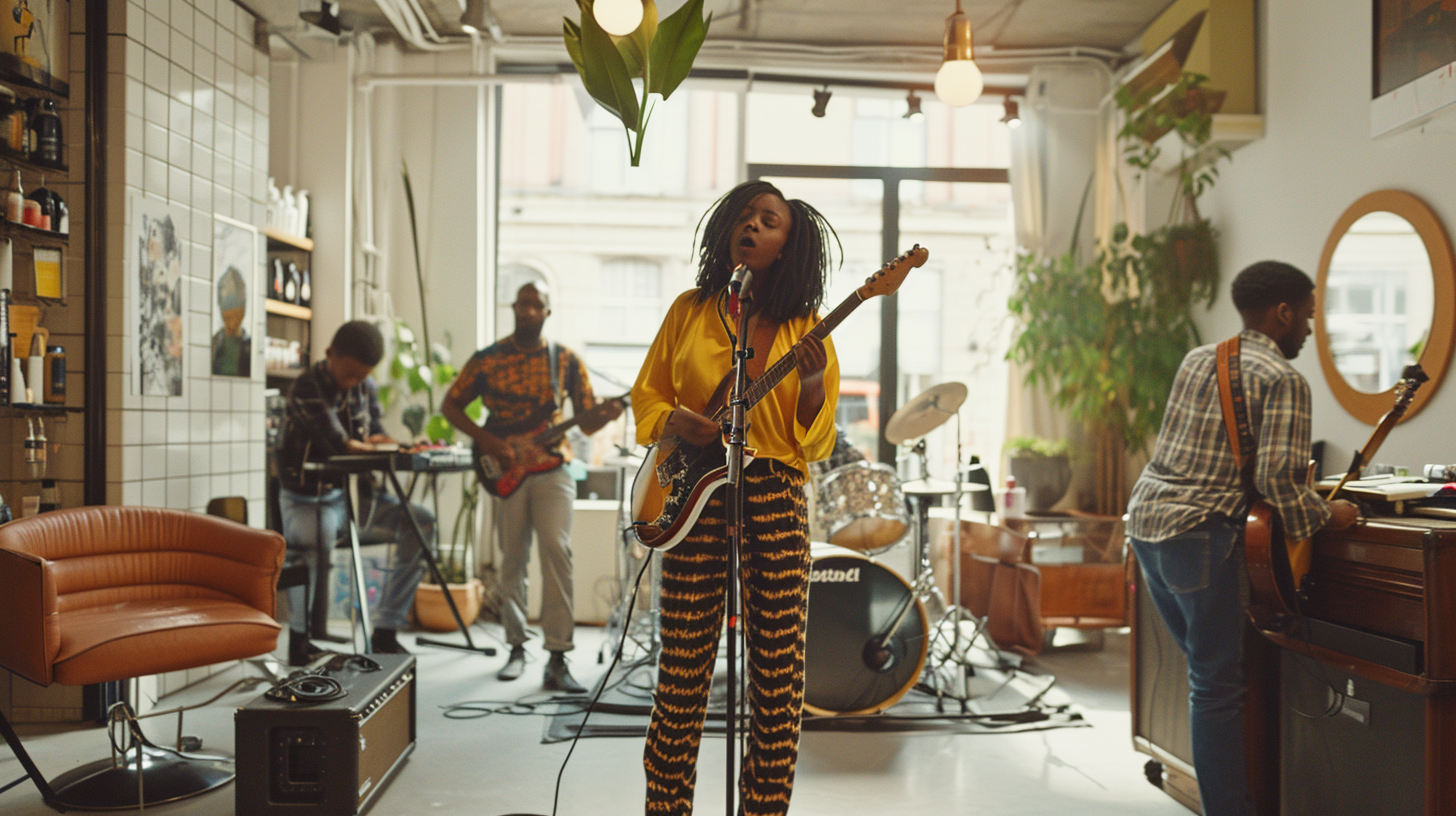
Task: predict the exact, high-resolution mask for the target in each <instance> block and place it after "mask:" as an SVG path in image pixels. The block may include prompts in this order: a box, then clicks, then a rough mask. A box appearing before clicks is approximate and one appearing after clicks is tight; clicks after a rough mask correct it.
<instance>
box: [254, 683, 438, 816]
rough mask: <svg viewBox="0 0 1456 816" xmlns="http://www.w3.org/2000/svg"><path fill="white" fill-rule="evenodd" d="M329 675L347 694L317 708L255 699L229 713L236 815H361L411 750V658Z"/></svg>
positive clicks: (412, 697) (413, 685) (413, 742)
mask: <svg viewBox="0 0 1456 816" xmlns="http://www.w3.org/2000/svg"><path fill="white" fill-rule="evenodd" d="M370 659H372V660H374V661H376V662H378V663H379V665H380V666H381V667H382V670H381V671H374V672H360V671H356V670H355V669H352V668H344V669H340V670H337V671H335V672H332V673H331V676H333V677H335V679H337V680H338V681H339V682H340V683H341V684H342V685H343V686H344V689H345V691H346V692H347V693H346V694H345V696H344V697H342V698H340V699H338V700H333V701H329V702H325V703H319V704H317V705H303V704H296V703H283V702H274V701H272V700H269V699H267V698H266V697H259V698H258V699H256V700H254V701H253V702H251V703H249V704H248V705H246V706H244V707H243V708H240V709H238V711H237V713H236V715H234V724H235V726H236V736H235V739H236V746H235V754H236V756H237V771H238V778H237V782H236V786H235V790H236V792H237V812H238V813H240V814H248V816H270V814H297V816H303V815H304V814H328V816H336V815H337V814H357V813H363V812H364V811H365V810H367V809H368V808H369V806H370V805H371V804H372V803H373V801H374V798H375V797H376V796H377V795H378V794H379V791H380V790H381V789H382V788H383V787H384V785H385V783H386V782H388V781H389V779H391V778H392V777H393V776H394V775H395V774H396V773H398V772H399V770H400V767H401V766H402V765H403V764H404V761H405V758H406V757H408V756H409V754H410V752H411V751H413V750H414V747H415V659H414V657H413V656H411V655H388V654H376V655H370Z"/></svg>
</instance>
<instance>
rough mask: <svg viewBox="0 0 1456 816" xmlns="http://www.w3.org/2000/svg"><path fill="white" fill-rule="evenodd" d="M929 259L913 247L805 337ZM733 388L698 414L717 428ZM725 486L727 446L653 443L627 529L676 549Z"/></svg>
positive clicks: (787, 368) (784, 362)
mask: <svg viewBox="0 0 1456 816" xmlns="http://www.w3.org/2000/svg"><path fill="white" fill-rule="evenodd" d="M928 257H930V253H929V251H927V250H926V249H924V248H922V247H921V246H920V245H919V244H916V245H915V247H914V248H913V249H911V250H910V251H909V252H907V253H905V254H904V255H901V256H900V257H898V258H896V259H894V260H892V261H890V262H889V263H887V264H885V265H884V266H883V267H881V268H880V270H879V271H878V272H876V273H875V274H873V275H871V276H870V277H869V278H868V279H867V280H865V282H864V285H863V286H861V287H859V288H858V289H856V290H855V291H854V292H853V293H852V294H851V295H850V296H849V297H847V298H845V299H844V302H843V303H841V304H839V306H837V307H836V308H835V309H834V311H832V312H830V313H829V314H828V315H827V316H825V318H824V319H823V320H821V321H819V323H818V324H816V325H815V326H814V328H813V329H811V330H810V331H809V333H810V334H812V335H814V336H815V337H818V338H819V339H820V340H823V339H824V338H825V337H827V336H828V335H829V333H830V332H831V331H834V328H835V327H836V326H838V325H839V324H840V323H841V322H843V321H844V319H845V318H846V317H849V315H850V313H851V312H853V311H854V310H855V308H856V307H858V306H859V305H860V304H861V303H863V302H864V301H866V300H869V299H870V298H872V297H876V296H878V295H891V294H894V293H895V291H896V290H897V289H899V288H900V284H901V283H902V282H903V281H904V280H905V276H906V275H908V274H909V273H910V270H911V269H914V268H915V267H917V266H920V265H921V264H924V263H925V259H926V258H928ZM803 342H804V341H803V340H800V341H799V343H803ZM798 347H799V346H798V345H797V344H796V345H795V346H794V348H793V349H790V350H789V352H788V353H787V354H785V355H784V356H782V357H780V358H779V359H778V360H777V361H776V362H775V363H774V364H773V365H771V366H769V367H768V368H767V369H766V370H765V371H764V372H763V375H762V376H760V377H759V378H758V379H756V380H754V381H753V382H751V383H750V384H749V386H748V390H747V393H746V394H745V396H746V397H747V400H748V405H747V408H749V409H751V408H753V406H755V405H757V404H758V402H759V400H762V399H763V398H764V397H766V396H768V394H769V393H770V392H772V391H773V389H774V386H776V385H778V384H779V381H781V380H782V379H783V378H784V377H786V376H788V374H789V372H791V371H793V370H794V367H795V356H794V349H797V348H798ZM732 387H733V372H731V371H730V372H729V373H728V374H727V375H726V376H724V377H723V380H722V382H720V383H718V388H717V390H716V391H714V392H713V396H712V397H711V398H710V399H709V400H708V404H707V405H706V406H704V408H703V409H702V410H701V411H700V412H699V413H701V414H702V415H703V416H706V417H709V418H710V419H712V420H713V421H714V422H717V423H718V424H720V425H721V424H722V423H723V421H724V420H725V419H726V418H727V416H728V397H729V391H730V390H731V389H732ZM751 458H752V456H751V450H750V452H748V453H746V454H745V464H747V462H748V461H749V460H751ZM727 482H728V462H727V450H726V445H716V444H714V445H708V446H706V447H698V446H696V445H693V444H690V443H688V442H686V441H685V440H683V439H680V438H679V437H676V436H666V437H663V438H662V439H660V440H658V442H657V444H656V445H653V446H652V447H651V448H650V449H649V451H648V455H647V457H646V461H644V462H643V464H642V467H641V469H639V470H638V471H637V476H636V479H635V480H634V481H633V483H632V531H633V533H634V535H635V536H636V538H637V541H639V542H641V543H642V545H643V546H645V547H648V548H651V549H654V550H669V549H672V548H673V547H675V546H677V543H678V542H679V541H682V540H683V538H684V537H685V536H687V534H688V531H689V530H691V529H692V527H693V524H694V523H696V522H697V520H698V516H699V515H701V514H702V512H703V508H704V507H706V506H707V505H708V499H709V498H710V497H711V496H712V495H713V492H714V491H716V490H717V489H718V488H719V487H721V486H723V485H724V484H726V483H727Z"/></svg>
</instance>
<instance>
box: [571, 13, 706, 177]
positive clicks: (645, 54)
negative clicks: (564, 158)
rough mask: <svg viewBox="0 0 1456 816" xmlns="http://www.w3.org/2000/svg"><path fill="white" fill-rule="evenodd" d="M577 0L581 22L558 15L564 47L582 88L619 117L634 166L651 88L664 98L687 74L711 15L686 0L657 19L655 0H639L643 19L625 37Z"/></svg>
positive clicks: (649, 109)
mask: <svg viewBox="0 0 1456 816" xmlns="http://www.w3.org/2000/svg"><path fill="white" fill-rule="evenodd" d="M576 5H577V8H579V9H580V10H581V23H580V24H577V23H574V22H572V21H571V19H570V18H563V19H562V37H563V39H564V40H565V41H566V51H567V53H568V54H570V55H571V62H572V64H574V65H575V66H576V72H577V73H578V74H580V75H581V81H582V84H583V85H584V86H586V92H587V93H588V94H590V95H591V97H592V99H595V100H596V101H597V104H599V105H601V106H602V107H603V108H606V109H607V111H608V112H609V113H611V114H612V115H613V116H615V117H617V118H618V119H620V120H622V126H623V127H625V128H626V129H627V152H628V155H629V157H630V158H631V160H632V166H633V167H637V166H638V164H639V163H640V162H641V160H642V142H643V139H644V137H645V136H646V134H647V123H648V121H649V120H650V119H651V118H652V108H653V107H654V105H653V104H652V103H651V100H650V97H651V96H652V95H654V94H655V95H657V96H659V97H661V98H662V99H667V98H668V97H669V96H671V95H672V92H673V91H675V90H677V86H679V85H681V84H682V81H683V80H684V79H687V78H688V73H689V72H691V71H692V69H693V60H695V59H697V56H698V49H699V48H701V47H702V45H703V40H704V39H706V38H707V36H708V26H709V25H711V24H712V22H713V15H712V14H711V13H709V14H708V16H707V18H706V19H704V17H703V0H688V2H686V3H684V4H683V5H682V7H681V8H679V9H678V10H677V11H675V12H673V13H672V14H669V15H668V16H667V18H666V19H664V20H662V21H661V22H659V21H658V19H657V3H656V2H654V0H642V24H641V25H640V26H638V27H637V30H636V31H633V32H632V33H631V34H628V35H627V36H625V37H614V36H612V35H610V34H608V33H607V32H605V31H603V30H602V27H601V26H600V25H598V24H597V21H596V17H595V16H594V15H593V13H592V0H577V3H576ZM634 80H639V81H640V82H634ZM639 92H640V96H639Z"/></svg>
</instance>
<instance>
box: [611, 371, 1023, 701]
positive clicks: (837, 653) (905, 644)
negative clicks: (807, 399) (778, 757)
mask: <svg viewBox="0 0 1456 816" xmlns="http://www.w3.org/2000/svg"><path fill="white" fill-rule="evenodd" d="M967 393H968V392H967V389H966V386H965V385H963V384H961V383H957V382H950V383H942V384H940V385H936V386H934V387H932V388H930V389H929V390H927V391H925V392H923V393H921V394H920V395H918V396H916V397H915V398H914V399H912V400H910V401H909V402H908V403H906V404H905V405H903V406H901V407H900V409H899V410H897V411H896V412H895V413H894V415H893V416H892V417H891V418H890V421H889V422H888V423H887V424H886V426H885V438H886V439H887V440H888V441H890V442H891V443H893V444H895V445H900V446H905V447H906V449H907V450H908V453H907V454H906V456H905V457H904V458H912V459H918V460H919V472H920V474H921V475H920V478H918V479H915V480H912V481H904V482H902V481H901V479H900V477H899V476H898V475H897V473H896V469H895V468H894V467H892V466H890V465H888V464H884V463H878V462H870V461H867V460H866V459H865V457H864V456H863V454H861V453H859V451H857V450H856V449H855V448H854V447H853V446H852V445H851V444H850V443H849V440H848V438H847V437H846V436H845V434H844V432H843V431H840V433H839V438H838V442H837V444H836V445H835V450H834V453H833V455H831V457H830V458H829V460H827V461H826V462H824V463H816V464H815V465H811V470H812V471H814V473H815V475H816V478H813V479H812V480H811V482H812V492H813V494H814V499H813V507H812V512H813V513H814V519H813V523H812V524H811V529H812V530H814V531H815V532H816V533H818V534H819V535H821V536H822V537H824V538H825V539H826V541H823V542H815V543H813V544H812V545H811V554H812V566H811V571H810V584H809V621H808V630H807V635H806V641H807V645H806V655H805V688H804V709H805V710H806V711H808V712H810V713H813V714H817V715H841V716H848V715H866V714H877V713H880V712H882V711H884V710H885V709H888V708H889V707H890V706H892V705H894V704H895V703H896V702H898V701H899V700H900V698H901V697H903V696H904V695H905V694H906V693H908V692H909V691H910V690H911V689H912V688H914V687H915V686H916V685H917V684H924V685H926V686H928V687H929V688H930V689H931V690H933V691H934V693H935V694H936V696H937V702H938V704H939V703H940V698H942V697H950V698H952V699H957V700H960V702H961V707H962V711H963V712H964V711H965V710H966V705H967V699H968V698H969V696H970V695H969V678H970V677H971V676H972V675H973V674H974V668H973V667H972V664H971V661H970V650H971V648H972V646H973V644H974V643H975V642H976V641H977V640H978V639H979V638H982V637H983V635H984V624H985V622H984V620H983V619H978V618H976V617H975V616H973V615H972V614H971V613H970V612H969V611H967V610H966V609H964V608H963V607H961V606H960V605H959V604H947V602H946V599H945V597H944V596H943V595H942V593H941V591H940V588H939V587H938V586H937V585H936V583H935V575H934V571H933V570H932V567H931V551H930V550H931V548H930V530H929V510H930V508H931V507H932V506H935V505H940V504H942V503H943V502H945V501H947V500H949V501H950V502H951V503H952V505H953V506H954V507H955V508H956V510H955V518H956V523H955V525H954V527H953V530H954V547H955V549H954V550H953V552H959V551H960V541H959V533H960V523H959V518H960V506H961V503H962V498H963V497H964V496H966V495H968V494H970V493H971V492H973V491H978V490H986V489H987V487H986V486H985V485H983V484H968V483H966V482H965V481H964V480H963V478H962V474H961V472H960V470H961V467H960V462H961V458H962V457H961V455H960V445H959V442H957V449H956V462H957V468H956V469H957V474H956V479H955V481H942V480H938V479H932V478H930V477H929V474H928V471H927V467H926V459H927V457H926V440H925V437H926V436H927V435H928V434H930V433H931V432H932V431H934V430H935V429H936V428H939V427H940V426H941V425H943V424H944V423H946V422H947V421H949V420H950V419H951V418H952V417H955V418H956V421H957V428H956V437H957V440H959V438H960V428H959V421H960V407H961V405H962V404H963V403H964V402H965V400H966V397H967ZM612 464H616V465H620V466H621V467H622V468H623V469H624V471H625V473H631V472H635V468H636V466H637V465H639V464H640V460H639V459H637V458H636V457H629V456H623V457H620V461H618V460H613V462H612ZM625 473H624V476H625ZM629 512H630V508H623V510H622V515H621V522H622V523H621V524H620V525H619V527H621V528H624V529H623V531H622V537H621V542H620V543H621V546H620V548H619V549H620V553H621V555H620V558H619V565H618V569H619V573H618V575H619V578H620V579H621V586H622V590H621V597H620V599H619V604H618V608H617V611H616V612H615V613H614V614H613V616H612V619H611V620H610V621H609V623H608V633H607V638H606V641H605V643H607V644H612V645H613V646H615V644H616V643H617V642H618V640H619V639H620V638H621V637H622V635H623V632H622V628H623V627H626V628H627V632H626V633H625V634H626V635H627V636H628V637H629V638H630V639H631V640H632V641H633V642H634V643H635V644H636V645H637V647H638V648H639V649H640V650H642V651H643V653H644V654H645V656H646V657H648V658H649V659H651V660H653V661H655V658H656V655H657V652H658V650H660V648H661V640H660V633H661V628H660V627H661V623H660V618H659V615H658V609H659V605H658V600H659V599H658V590H659V588H660V586H661V566H660V564H661V559H652V563H651V564H650V565H646V564H644V562H645V561H646V560H647V559H649V558H650V557H651V551H650V550H648V549H646V548H645V547H642V546H641V545H640V544H636V543H635V542H633V541H632V539H631V534H630V530H628V529H625V528H626V527H627V526H628V525H629V524H630V518H629ZM907 544H908V545H909V546H911V547H913V550H914V551H913V557H912V569H913V570H915V571H916V574H915V576H914V578H913V580H906V579H905V577H903V576H902V575H900V573H898V572H897V571H895V570H894V569H892V568H890V567H889V566H887V565H886V564H884V563H882V562H881V560H880V558H879V556H882V555H884V554H886V553H889V552H891V551H892V550H895V549H896V548H898V547H901V546H905V545H907ZM948 560H949V562H950V564H951V571H952V573H953V575H951V576H950V578H951V579H952V581H951V585H952V588H953V591H952V597H954V598H959V597H960V575H959V572H960V570H959V566H960V559H959V558H950V559H948ZM644 566H645V567H646V569H645V570H644ZM644 574H645V576H646V577H643V578H641V585H640V586H639V587H638V589H639V596H638V597H639V603H638V605H637V608H638V610H639V611H638V612H637V613H635V614H630V615H629V614H628V612H627V608H628V605H629V604H628V599H629V597H630V596H631V594H632V590H633V587H632V583H633V578H634V577H636V576H642V575H644ZM644 595H645V596H647V597H650V600H648V601H647V602H646V603H643V602H642V601H643V600H645V598H644ZM963 623H964V624H968V626H966V627H964V628H963V626H962V624H963ZM965 629H969V630H970V631H969V632H967V631H965ZM983 645H984V647H985V648H986V649H987V650H988V651H989V652H990V653H991V654H993V655H994V656H995V657H996V659H997V660H998V663H1001V665H1005V664H1004V656H1003V655H1002V654H1001V652H1000V651H999V650H998V649H996V647H995V645H994V644H992V643H991V642H990V640H989V638H984V641H983ZM604 648H605V646H604ZM599 659H604V656H599Z"/></svg>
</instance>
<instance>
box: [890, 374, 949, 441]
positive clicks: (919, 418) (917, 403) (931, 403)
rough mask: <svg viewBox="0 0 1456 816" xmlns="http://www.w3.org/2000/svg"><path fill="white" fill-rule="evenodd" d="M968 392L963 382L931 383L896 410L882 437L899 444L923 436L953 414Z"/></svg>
mask: <svg viewBox="0 0 1456 816" xmlns="http://www.w3.org/2000/svg"><path fill="white" fill-rule="evenodd" d="M967 393H969V392H968V391H967V390H966V386H965V383H958V382H945V383H941V384H939V385H932V386H931V387H930V388H927V389H926V390H924V391H922V392H921V393H920V394H919V395H918V396H916V397H915V398H914V399H912V400H910V401H909V402H907V403H905V404H904V405H901V406H900V407H899V409H898V410H896V411H895V414H894V415H893V416H891V417H890V421H889V422H888V423H886V424H885V439H886V440H887V441H888V442H890V444H892V445H901V444H904V443H905V442H907V441H909V440H911V439H919V438H920V437H922V436H925V435H926V434H928V433H930V432H931V431H933V430H935V429H936V428H939V427H940V426H941V424H942V423H944V422H945V421H946V420H947V419H950V418H951V417H953V416H955V413H956V411H958V410H960V407H961V403H963V402H965V401H966V394H967Z"/></svg>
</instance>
